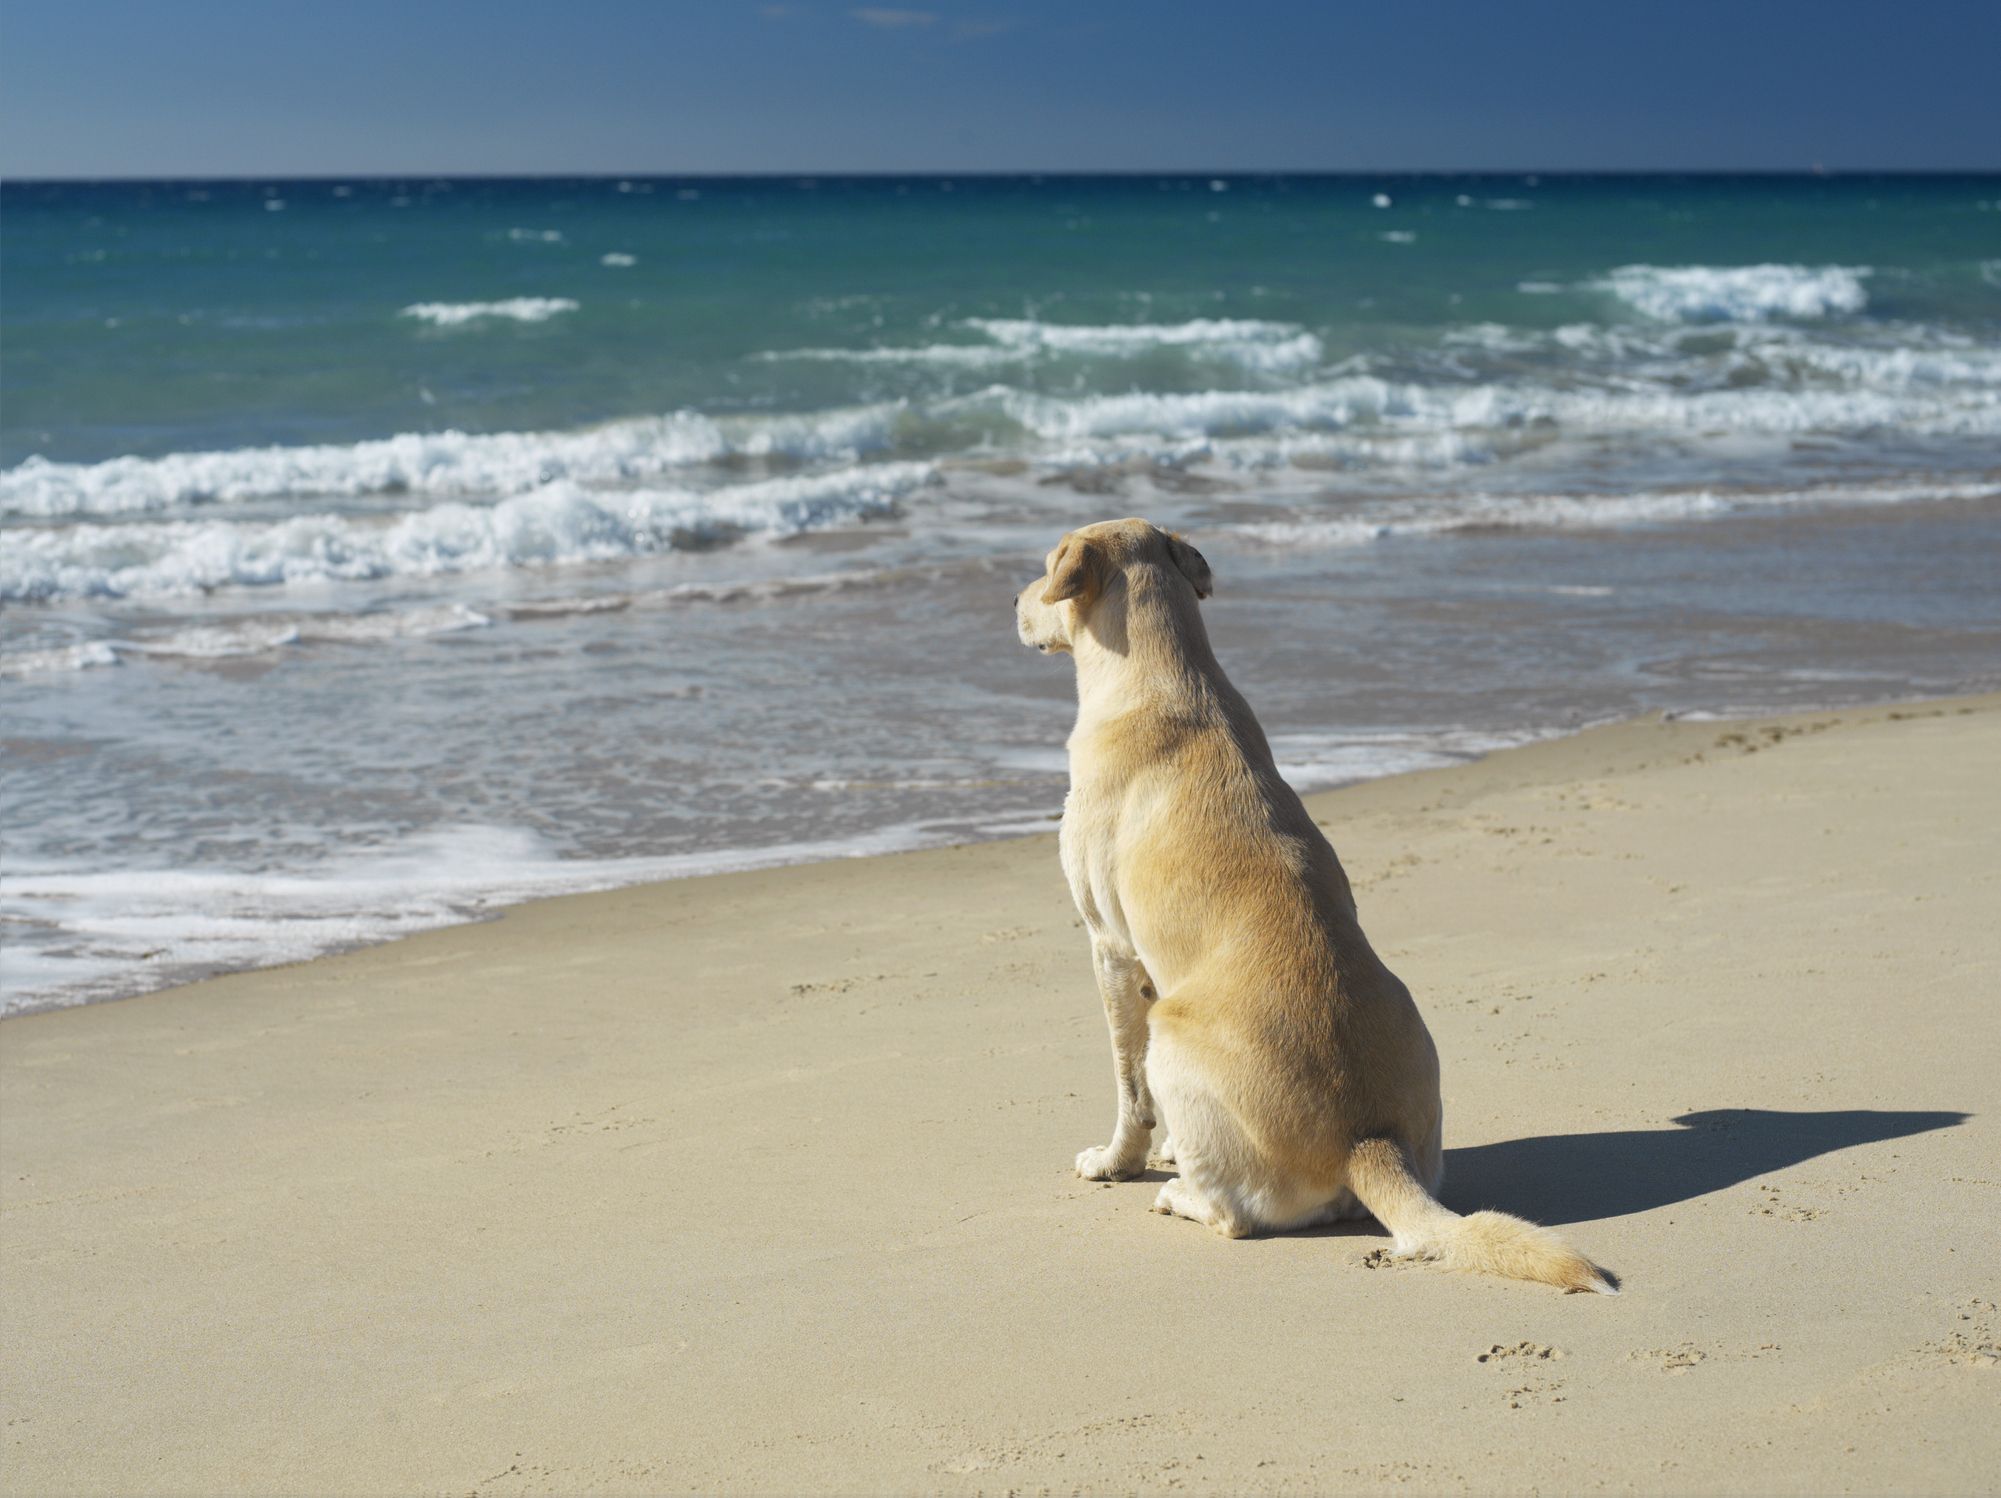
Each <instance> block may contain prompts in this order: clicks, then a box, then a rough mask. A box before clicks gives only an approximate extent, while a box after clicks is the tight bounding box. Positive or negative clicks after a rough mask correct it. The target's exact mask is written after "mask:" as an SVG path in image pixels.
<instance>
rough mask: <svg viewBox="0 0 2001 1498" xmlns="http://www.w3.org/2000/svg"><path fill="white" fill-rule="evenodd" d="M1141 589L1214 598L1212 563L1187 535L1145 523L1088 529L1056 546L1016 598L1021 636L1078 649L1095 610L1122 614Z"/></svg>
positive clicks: (1047, 647)
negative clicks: (1137, 587) (1110, 609)
mask: <svg viewBox="0 0 2001 1498" xmlns="http://www.w3.org/2000/svg"><path fill="white" fill-rule="evenodd" d="M1142 584H1143V585H1145V586H1148V587H1155V586H1157V587H1162V588H1167V589H1170V590H1175V591H1176V592H1178V593H1180V594H1182V595H1185V596H1188V597H1190V598H1197V599H1199V598H1207V597H1208V596H1209V593H1210V581H1209V564H1208V563H1207V562H1206V561H1204V560H1203V559H1202V553H1201V552H1199V551H1197V550H1196V549H1195V548H1194V547H1192V546H1190V545H1189V544H1188V543H1187V542H1186V541H1184V540H1182V539H1181V537H1179V536H1177V535H1173V534H1172V533H1170V532H1168V531H1164V530H1162V529H1161V528H1160V527H1159V526H1157V525H1154V524H1151V523H1150V522H1148V521H1145V520H1103V521H1100V522H1099V523H1098V524H1096V525H1087V526H1084V527H1083V528H1082V529H1081V530H1074V531H1072V532H1070V534H1069V535H1067V536H1065V537H1064V538H1063V539H1062V540H1061V541H1059V542H1057V543H1056V549H1055V550H1054V551H1052V552H1050V553H1049V556H1048V558H1047V559H1046V561H1045V562H1044V565H1043V574H1042V576H1041V577H1039V578H1037V579H1036V580H1035V581H1034V582H1032V583H1030V584H1029V585H1028V586H1027V587H1025V588H1023V589H1022V590H1021V592H1020V593H1019V594H1017V595H1016V597H1015V600H1014V625H1015V633H1016V634H1018V635H1020V637H1021V643H1022V644H1024V645H1033V646H1034V647H1035V648H1036V649H1037V650H1041V651H1051V650H1070V649H1073V648H1074V647H1075V645H1076V642H1077V637H1078V635H1079V634H1080V633H1082V631H1083V630H1084V629H1085V628H1086V626H1087V624H1088V622H1089V621H1090V620H1091V618H1092V615H1093V611H1094V610H1097V609H1098V608H1100V607H1116V608H1121V609H1122V608H1123V607H1124V606H1125V603H1126V600H1127V599H1128V598H1129V597H1130V596H1131V593H1132V591H1133V589H1134V587H1135V585H1142Z"/></svg>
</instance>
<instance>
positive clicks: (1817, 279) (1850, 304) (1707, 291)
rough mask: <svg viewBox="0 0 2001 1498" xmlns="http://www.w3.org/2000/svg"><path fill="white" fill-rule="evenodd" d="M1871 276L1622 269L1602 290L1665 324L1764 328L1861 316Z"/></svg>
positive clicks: (1834, 270) (1818, 269) (1823, 271)
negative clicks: (1775, 322)
mask: <svg viewBox="0 0 2001 1498" xmlns="http://www.w3.org/2000/svg"><path fill="white" fill-rule="evenodd" d="M1869 274H1870V271H1869V269H1868V268H1867V267H1865V266H1844V265H1820V266H1811V265H1732V266H1717V265H1680V266H1663V265H1623V266H1620V267H1619V268H1618V269H1617V270H1615V271H1613V272H1612V273H1611V274H1610V275H1608V276H1606V277H1605V279H1604V280H1603V281H1602V282H1599V283H1597V284H1598V285H1599V286H1600V287H1601V288H1602V289H1604V290H1607V291H1610V292H1611V293H1612V294H1613V295H1614V296H1616V297H1618V298H1619V299H1620V300H1621V301H1623V302H1625V303H1626V304H1627V305H1628V306H1630V307H1632V308H1634V309H1635V310H1637V311H1639V312H1642V313H1644V314H1645V315H1646V316H1648V317H1651V318H1655V319H1657V320H1659V321H1661V322H1763V321H1765V320H1767V319H1770V318H1775V317H1784V318H1816V317H1828V316H1831V315H1835V314H1852V313H1856V312H1860V311H1861V310H1862V309H1863V307H1864V306H1866V305H1867V304H1868V301H1869V295H1868V292H1867V291H1866V290H1865V289H1864V288H1863V285H1862V282H1863V278H1864V277H1866V276H1868V275H1869Z"/></svg>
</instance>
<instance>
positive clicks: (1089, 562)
mask: <svg viewBox="0 0 2001 1498" xmlns="http://www.w3.org/2000/svg"><path fill="white" fill-rule="evenodd" d="M1103 566H1104V558H1103V557H1102V556H1101V555H1100V554H1099V551H1098V544H1097V542H1095V541H1092V540H1091V539H1089V538H1088V537H1085V536H1065V537H1064V538H1063V544H1062V545H1061V546H1059V547H1057V548H1056V560H1055V561H1053V562H1051V563H1050V564H1049V586H1048V587H1047V588H1044V589H1043V590H1042V601H1043V602H1044V603H1061V602H1063V601H1064V600H1065V599H1066V598H1084V597H1087V596H1088V595H1090V594H1091V593H1094V592H1096V591H1097V588H1098V584H1099V581H1100V576H1099V574H1100V569H1101V568H1102V567H1103Z"/></svg>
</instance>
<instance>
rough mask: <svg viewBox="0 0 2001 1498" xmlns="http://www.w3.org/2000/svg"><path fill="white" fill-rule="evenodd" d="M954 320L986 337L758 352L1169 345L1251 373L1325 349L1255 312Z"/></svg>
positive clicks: (787, 355) (987, 352)
mask: <svg viewBox="0 0 2001 1498" xmlns="http://www.w3.org/2000/svg"><path fill="white" fill-rule="evenodd" d="M958 326H959V327H960V328H963V329H965V330H966V331H967V332H970V333H973V334H975V335H977V336H978V337H980V338H981V339H983V340H984V341H983V342H979V343H929V344H915V345H908V346H897V345H885V346H877V347H872V348H859V349H842V348H804V349H784V350H775V351H773V352H770V353H766V354H762V355H760V356H759V357H760V358H761V359H767V360H786V359H802V360H818V361H850V362H854V363H863V364H874V363H881V364H919V365H922V364H935V365H942V366H963V367H975V368H976V367H989V366H998V365H1003V364H1018V363H1023V362H1026V361H1029V360H1033V359H1039V358H1047V357H1051V356H1056V355H1069V356H1072V357H1082V358H1101V359H1133V358H1138V357H1142V356H1144V355H1147V354H1151V353H1156V352H1158V351H1160V350H1164V349H1166V350H1175V351H1177V352H1180V353H1182V354H1184V355H1186V356H1188V357H1190V358H1195V359H1205V360H1211V361H1215V362H1219V363H1227V364H1234V365H1236V366H1238V367H1239V368H1242V369H1245V370H1247V371H1250V372H1252V373H1260V374H1278V373H1286V372H1291V371H1297V370H1302V369H1310V368H1312V367H1313V366H1314V365H1316V364H1318V363H1320V362H1321V359H1322V358H1323V357H1324V354H1325V350H1324V348H1323V346H1322V344H1321V341H1320V339H1319V338H1317V337H1316V336H1315V335H1313V334H1312V333H1309V332H1307V331H1306V330H1305V329H1303V328H1301V327H1299V326H1298V325H1296V324H1293V323H1283V322H1266V321H1262V320H1260V319H1256V318H1196V319H1194V320H1192V321H1190V322H1183V323H1052V322H1043V321H1040V320H1038V319H1035V318H1019V317H971V318H966V319H964V320H962V321H961V322H960V323H959V324H958Z"/></svg>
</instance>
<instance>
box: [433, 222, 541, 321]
mask: <svg viewBox="0 0 2001 1498" xmlns="http://www.w3.org/2000/svg"><path fill="white" fill-rule="evenodd" d="M552 232H553V231H552ZM576 310H577V303H575V302H574V301H572V300H571V299H570V298H568V297H566V296H516V297H509V298H507V299H506V300H505V301H499V302H413V303H411V304H410V305H409V306H408V307H405V308H404V309H403V310H402V311H401V312H399V313H398V314H397V316H399V317H414V318H416V319H418V320H419V321H420V322H427V323H432V324H435V325H436V326H438V327H440V328H458V327H463V326H465V325H466V324H467V323H472V322H481V321H484V320H487V319H491V318H500V319H503V320H507V321H513V322H547V321H548V320H549V319H550V318H552V317H554V316H556V315H557V314H558V313H560V312H574V311H576Z"/></svg>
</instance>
